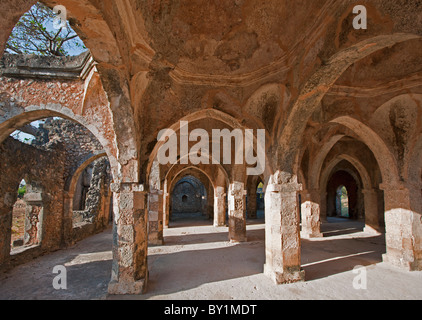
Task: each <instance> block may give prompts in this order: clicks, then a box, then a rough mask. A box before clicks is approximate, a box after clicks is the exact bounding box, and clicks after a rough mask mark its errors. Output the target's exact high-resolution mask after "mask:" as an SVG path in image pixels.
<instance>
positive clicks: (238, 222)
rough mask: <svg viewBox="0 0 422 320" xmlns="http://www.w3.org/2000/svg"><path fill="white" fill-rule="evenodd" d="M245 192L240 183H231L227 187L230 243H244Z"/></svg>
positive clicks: (245, 239)
mask: <svg viewBox="0 0 422 320" xmlns="http://www.w3.org/2000/svg"><path fill="white" fill-rule="evenodd" d="M245 202H246V191H245V190H244V184H243V183H241V182H235V183H232V184H231V185H230V187H229V196H228V206H229V208H228V209H229V239H230V242H234V243H236V242H246V241H247V238H246V211H245Z"/></svg>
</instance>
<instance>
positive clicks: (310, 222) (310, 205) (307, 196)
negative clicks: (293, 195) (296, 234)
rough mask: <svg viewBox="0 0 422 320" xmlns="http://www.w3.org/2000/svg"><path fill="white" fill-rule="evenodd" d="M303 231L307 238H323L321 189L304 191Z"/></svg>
mask: <svg viewBox="0 0 422 320" xmlns="http://www.w3.org/2000/svg"><path fill="white" fill-rule="evenodd" d="M301 208H302V210H301V212H302V232H301V236H302V237H303V238H305V239H311V238H322V237H323V234H322V233H321V218H320V194H319V190H304V191H303V192H302V206H301Z"/></svg>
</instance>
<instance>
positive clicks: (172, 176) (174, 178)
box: [165, 165, 217, 226]
mask: <svg viewBox="0 0 422 320" xmlns="http://www.w3.org/2000/svg"><path fill="white" fill-rule="evenodd" d="M210 174H212V172H210V170H206V168H198V167H195V166H188V165H186V166H184V165H179V166H173V167H172V170H171V171H169V172H168V173H167V175H166V181H167V186H168V189H167V190H166V193H168V199H167V200H168V201H169V205H170V201H171V199H172V196H173V192H174V190H175V188H176V186H177V184H178V183H179V182H180V181H182V180H183V179H185V178H186V177H193V178H195V179H197V181H198V182H200V183H201V184H202V185H203V186H204V188H205V193H206V200H207V203H206V208H205V209H204V213H205V215H206V217H207V218H209V219H210V218H212V217H213V206H214V194H215V192H216V191H215V190H216V186H217V182H216V181H215V179H213V177H212V175H210ZM165 184H166V183H165ZM203 205H204V204H203ZM166 209H167V208H166ZM171 211H172V210H171V209H170V207H169V208H168V210H165V225H167V226H168V225H169V220H170V215H171Z"/></svg>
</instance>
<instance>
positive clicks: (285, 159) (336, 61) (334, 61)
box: [277, 33, 420, 176]
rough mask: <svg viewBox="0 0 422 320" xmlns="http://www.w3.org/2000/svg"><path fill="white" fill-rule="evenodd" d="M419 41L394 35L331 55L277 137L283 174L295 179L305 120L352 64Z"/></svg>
mask: <svg viewBox="0 0 422 320" xmlns="http://www.w3.org/2000/svg"><path fill="white" fill-rule="evenodd" d="M417 38H420V36H418V35H413V34H403V33H395V34H391V35H380V36H376V37H374V38H370V39H367V40H364V41H361V42H359V43H357V44H355V45H353V46H351V47H349V48H346V49H343V50H341V51H339V52H338V53H336V54H334V55H333V56H332V57H331V59H329V61H328V62H327V63H326V64H324V65H323V66H322V67H320V68H319V69H318V70H317V71H316V72H315V73H314V74H313V75H312V76H311V77H310V79H309V80H308V82H307V83H306V84H305V85H304V86H303V88H302V90H301V92H300V94H299V97H298V98H297V100H296V102H295V104H294V105H293V107H292V110H291V111H290V115H289V117H288V119H287V120H286V122H285V125H284V126H281V127H280V130H279V132H278V134H277V137H278V138H277V141H278V142H279V147H278V150H279V151H278V155H277V159H278V164H279V166H281V170H282V171H283V172H285V174H288V175H291V176H294V175H295V174H296V172H298V168H299V166H300V163H299V162H298V161H299V150H300V148H299V146H300V143H301V137H302V134H303V132H304V130H305V128H306V124H307V121H308V119H309V118H310V117H311V116H312V114H313V113H314V112H315V111H316V110H317V109H318V108H319V107H320V105H321V101H322V99H323V97H324V96H325V94H326V93H327V92H328V91H329V90H330V88H331V87H332V86H333V85H334V84H335V82H336V81H337V80H338V79H339V78H340V76H341V75H342V74H343V73H344V72H345V71H346V70H347V69H348V68H349V67H350V66H351V65H352V64H353V63H355V62H357V61H359V60H361V59H363V58H365V57H367V56H369V55H370V54H372V53H374V52H377V51H378V50H382V49H384V48H386V47H390V46H393V45H395V44H397V43H401V42H405V41H408V40H413V39H417Z"/></svg>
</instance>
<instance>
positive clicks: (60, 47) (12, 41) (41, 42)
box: [6, 3, 86, 56]
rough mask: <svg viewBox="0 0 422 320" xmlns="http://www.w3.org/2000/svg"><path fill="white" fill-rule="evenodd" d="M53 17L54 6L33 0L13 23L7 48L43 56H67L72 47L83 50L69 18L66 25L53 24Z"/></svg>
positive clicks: (20, 52)
mask: <svg viewBox="0 0 422 320" xmlns="http://www.w3.org/2000/svg"><path fill="white" fill-rule="evenodd" d="M55 18H56V14H55V13H54V12H53V10H51V9H50V8H48V7H47V6H45V5H43V4H41V3H37V4H35V5H34V6H33V7H32V8H31V10H29V11H28V12H27V13H26V14H24V15H23V16H22V18H21V19H20V20H19V22H18V23H17V24H16V26H15V28H14V29H13V31H12V33H11V35H10V37H9V40H8V42H7V43H6V50H7V51H8V52H9V53H16V54H37V55H42V56H66V55H70V53H69V52H71V51H79V52H78V53H81V52H82V51H85V50H86V48H85V46H84V44H83V42H82V40H81V39H79V38H78V36H77V34H76V33H75V32H74V31H73V30H72V28H71V27H70V25H69V23H68V22H66V26H65V27H60V28H59V29H56V28H54V27H53V21H54V19H55Z"/></svg>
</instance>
